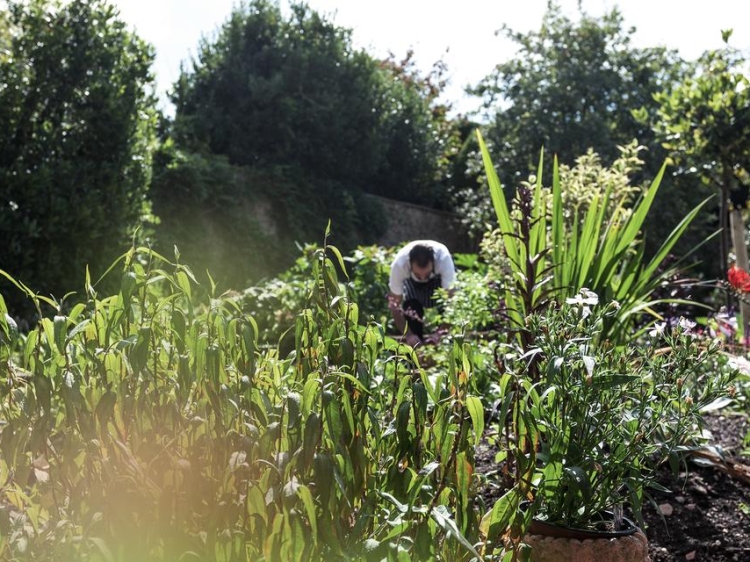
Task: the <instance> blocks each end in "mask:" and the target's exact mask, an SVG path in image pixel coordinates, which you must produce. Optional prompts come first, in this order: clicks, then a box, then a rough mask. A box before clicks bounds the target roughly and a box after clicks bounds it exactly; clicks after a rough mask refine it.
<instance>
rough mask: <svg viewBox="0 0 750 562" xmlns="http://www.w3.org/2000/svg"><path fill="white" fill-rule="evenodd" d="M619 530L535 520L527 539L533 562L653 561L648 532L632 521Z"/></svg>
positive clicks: (525, 540)
mask: <svg viewBox="0 0 750 562" xmlns="http://www.w3.org/2000/svg"><path fill="white" fill-rule="evenodd" d="M626 522H627V523H628V527H627V528H626V529H624V530H619V531H589V530H583V529H568V528H565V527H560V526H558V525H551V524H549V523H545V522H544V521H539V520H536V519H535V520H534V521H532V523H531V527H530V529H529V532H528V533H527V534H526V536H525V537H524V542H525V543H526V544H528V545H529V546H531V558H530V560H531V562H553V561H554V562H651V558H650V557H649V555H648V540H647V539H646V535H644V534H643V532H642V531H641V530H640V529H639V528H638V527H637V526H636V525H635V524H634V523H633V522H632V521H630V520H628V519H626Z"/></svg>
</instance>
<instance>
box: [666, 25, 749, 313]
mask: <svg viewBox="0 0 750 562" xmlns="http://www.w3.org/2000/svg"><path fill="white" fill-rule="evenodd" d="M730 36H731V31H725V32H723V37H724V40H725V42H727V46H726V47H725V48H723V49H720V50H711V51H707V52H706V53H704V54H703V55H702V56H701V57H700V59H699V60H698V62H697V64H696V68H695V71H694V73H692V74H691V75H689V76H686V77H685V79H684V80H683V81H682V82H681V83H680V84H679V85H677V86H676V87H675V88H674V89H673V90H672V91H669V92H662V93H660V94H658V95H657V96H656V100H657V101H658V102H659V103H660V109H659V115H658V116H659V120H658V121H657V122H656V123H655V129H656V131H657V134H658V135H659V138H660V139H661V140H662V141H663V143H664V146H665V148H667V149H668V150H669V151H670V152H671V155H672V158H673V159H674V161H675V163H676V164H677V167H678V172H679V173H680V174H681V175H683V176H685V177H692V178H697V179H698V180H699V181H700V182H701V183H702V184H703V185H704V186H709V187H712V188H715V189H716V190H717V191H718V193H719V197H720V211H719V225H720V227H721V237H720V241H721V242H720V252H719V256H720V263H719V270H718V272H717V271H716V270H714V271H715V273H717V275H718V277H719V278H724V276H725V271H726V268H727V266H728V254H729V248H730V240H731V230H730V216H731V217H732V220H733V221H734V223H735V224H734V225H733V226H734V228H735V229H736V231H737V233H738V234H737V236H736V237H735V239H734V250H735V252H736V255H737V259H738V260H739V261H738V264H739V265H740V266H742V267H743V268H745V269H747V250H746V248H745V236H744V230H745V229H744V223H743V219H742V211H743V210H744V209H746V208H747V202H748V192H749V191H750V81H749V80H748V79H747V77H746V76H745V72H744V68H745V67H746V64H747V60H746V59H745V57H744V55H743V54H742V52H741V51H739V50H737V49H733V48H731V47H729V45H728V40H729V37H730ZM745 321H746V322H747V319H746V320H745Z"/></svg>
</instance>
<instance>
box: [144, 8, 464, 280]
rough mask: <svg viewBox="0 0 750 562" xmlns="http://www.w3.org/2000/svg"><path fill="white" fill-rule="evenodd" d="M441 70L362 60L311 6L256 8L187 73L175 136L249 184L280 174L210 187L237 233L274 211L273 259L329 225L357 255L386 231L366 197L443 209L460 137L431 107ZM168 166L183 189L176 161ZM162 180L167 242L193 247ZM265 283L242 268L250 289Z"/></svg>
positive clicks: (187, 149)
mask: <svg viewBox="0 0 750 562" xmlns="http://www.w3.org/2000/svg"><path fill="white" fill-rule="evenodd" d="M440 73H441V67H440V66H438V67H436V69H435V72H434V73H433V74H430V75H429V76H426V77H423V76H420V75H419V74H418V73H417V72H416V70H415V68H414V65H413V61H412V57H411V55H410V54H409V55H407V57H406V58H405V59H404V60H402V61H396V60H395V59H393V58H390V59H388V60H385V61H378V60H376V59H374V58H373V57H371V56H370V55H368V54H367V53H366V52H364V51H361V50H356V49H355V48H353V46H352V42H351V32H350V31H349V30H347V29H343V28H340V27H337V26H336V25H334V24H333V23H331V22H330V21H328V20H327V19H326V18H325V17H324V16H321V15H320V14H319V13H317V12H315V11H313V10H311V9H310V8H308V7H307V6H304V5H293V6H292V7H291V12H290V15H289V16H285V15H284V14H283V13H282V11H281V9H280V8H279V5H278V3H276V2H274V1H270V0H254V1H252V2H249V3H247V4H244V5H241V6H238V7H237V8H236V9H235V10H234V11H233V12H232V14H231V16H230V17H229V19H228V20H227V21H226V23H225V24H224V25H223V26H222V27H221V28H220V30H219V31H218V33H217V35H216V36H215V37H214V38H213V39H210V40H209V39H206V40H204V41H203V42H202V44H201V47H200V50H199V53H198V56H197V59H196V60H194V61H193V62H192V65H191V67H190V69H184V70H183V72H182V74H181V76H180V79H179V81H178V82H177V83H176V84H175V90H174V94H173V98H172V99H173V101H174V103H175V106H176V114H175V119H174V123H173V124H172V135H173V138H174V140H175V146H176V148H177V149H178V150H179V151H182V152H184V153H192V154H196V155H200V158H203V159H207V160H211V159H213V158H215V157H221V158H224V162H225V164H226V165H228V166H230V167H233V169H235V171H236V176H238V177H240V178H249V177H255V178H257V177H259V176H261V175H262V176H265V177H274V178H275V180H274V182H271V183H268V182H265V183H264V182H259V181H244V182H240V183H239V184H235V185H234V186H233V187H228V186H227V185H219V184H218V182H216V181H212V182H206V184H205V189H206V191H205V197H208V198H210V197H213V194H214V192H216V194H224V195H225V194H227V193H229V192H231V200H232V201H233V202H234V206H235V209H231V208H229V206H225V207H224V212H225V213H227V215H228V216H231V220H235V219H236V221H237V222H236V223H235V224H234V225H233V228H234V229H239V230H243V229H244V228H245V225H246V224H247V228H248V229H252V228H254V227H253V226H252V222H253V220H254V219H253V217H252V216H251V215H250V214H245V216H244V218H243V217H242V216H238V214H237V213H235V212H234V211H235V210H236V208H242V207H243V205H246V204H252V205H261V204H262V203H263V202H265V203H270V207H271V208H270V214H271V216H272V217H273V218H274V222H275V224H276V225H277V226H278V227H279V228H277V229H276V233H275V235H274V239H275V243H274V244H271V245H268V244H266V246H265V247H266V249H267V250H268V251H269V252H272V253H273V252H275V253H277V254H279V255H280V256H286V258H287V261H291V260H292V259H293V258H294V255H295V254H296V251H294V250H293V242H294V241H299V242H310V241H317V240H319V238H320V235H321V233H322V232H323V230H324V228H325V224H326V223H327V221H328V219H329V218H331V219H332V220H333V232H334V235H335V236H336V238H335V239H336V244H337V245H339V246H340V247H342V249H344V250H348V249H351V248H353V247H354V246H356V245H357V244H358V243H366V242H372V241H374V239H375V238H376V237H377V235H378V234H379V233H380V232H381V231H382V229H383V227H384V221H383V214H382V210H380V209H379V207H378V205H377V204H376V203H373V202H372V201H369V202H368V201H366V200H365V199H364V198H363V194H365V193H371V194H375V195H382V196H386V197H397V198H399V199H402V200H407V201H412V202H417V203H423V204H428V205H432V206H439V205H444V204H445V201H446V200H447V199H446V198H445V197H443V193H444V191H443V188H442V186H441V184H439V183H438V178H440V177H442V176H443V175H444V174H443V173H442V170H443V169H444V168H445V167H446V166H447V158H446V155H447V154H449V152H450V150H451V146H452V145H451V139H452V136H451V130H450V128H449V125H448V121H447V117H446V108H445V107H442V106H439V105H438V104H437V103H436V102H435V99H436V98H437V96H438V94H439V93H440V88H441V87H442V83H441V74H440ZM191 159H192V157H188V158H187V160H185V162H187V161H191ZM167 161H168V162H169V167H170V170H171V171H170V174H171V177H172V178H173V179H174V178H176V177H177V176H176V175H175V174H177V173H178V168H179V166H180V163H179V161H175V160H169V159H168V160H167ZM192 161H193V162H194V161H195V160H192ZM240 168H241V169H242V170H240ZM163 171H164V169H158V168H157V181H155V183H154V186H153V191H154V195H153V196H154V199H155V200H158V201H160V202H161V203H160V205H159V208H158V209H156V211H157V213H158V214H159V215H160V217H161V219H162V226H161V227H160V239H161V241H162V244H164V245H165V246H169V247H171V244H172V243H175V242H176V243H177V244H178V245H182V246H184V245H185V244H186V243H189V242H188V241H186V240H185V239H184V238H180V237H177V234H178V233H177V230H178V227H177V225H175V224H174V220H173V219H172V218H171V217H172V215H173V213H172V207H171V205H172V203H171V202H172V201H174V200H176V198H177V197H176V196H177V195H178V194H177V193H176V192H173V190H174V189H178V190H179V189H180V187H179V186H178V185H176V184H175V182H173V181H171V180H169V177H170V176H169V174H167V175H165V174H163V173H162V172H163ZM162 180H165V181H162ZM436 184H437V189H436ZM271 185H273V187H272V188H271ZM202 189H203V188H202ZM224 195H220V196H219V198H220V197H223V196H224ZM205 197H197V198H194V204H193V211H188V214H200V213H201V212H202V210H203V209H204V208H205V207H204V202H205V201H206V198H205ZM188 199H189V198H185V197H182V198H181V201H182V202H185V201H187V200H188ZM230 205H231V203H230ZM187 209H188V208H187V207H186V208H185V210H187ZM217 216H218V215H217ZM225 218H227V217H225ZM233 243H234V240H233V239H229V238H224V240H223V244H225V245H228V246H231V245H232V244H233ZM277 258H278V256H277ZM274 259H276V258H274ZM277 261H278V260H277ZM242 274H243V272H242V271H241V270H238V271H237V275H236V276H235V281H236V282H238V283H239V282H242V281H243V278H242ZM257 274H258V270H257V269H255V268H253V267H249V266H248V267H247V268H245V270H244V275H245V280H246V279H252V278H257V276H258V275H257Z"/></svg>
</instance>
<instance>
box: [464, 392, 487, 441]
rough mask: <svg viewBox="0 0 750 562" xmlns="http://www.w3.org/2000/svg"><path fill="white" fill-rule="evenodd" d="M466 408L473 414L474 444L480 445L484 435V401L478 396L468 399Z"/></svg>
mask: <svg viewBox="0 0 750 562" xmlns="http://www.w3.org/2000/svg"><path fill="white" fill-rule="evenodd" d="M466 408H467V409H468V410H469V415H470V416H471V424H472V426H473V427H474V446H475V447H477V446H479V443H480V441H481V440H482V436H483V435H484V407H483V405H482V401H481V400H480V399H479V398H477V397H476V396H469V397H468V398H467V399H466Z"/></svg>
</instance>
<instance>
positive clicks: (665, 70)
mask: <svg viewBox="0 0 750 562" xmlns="http://www.w3.org/2000/svg"><path fill="white" fill-rule="evenodd" d="M503 31H504V32H505V34H506V35H507V36H508V37H509V38H510V39H512V40H513V41H514V42H515V43H516V44H517V45H518V53H517V55H516V56H515V57H514V58H513V59H512V60H510V61H507V62H503V63H500V64H498V65H497V66H496V67H495V69H494V70H493V72H492V73H491V74H490V75H489V76H487V77H486V78H485V79H484V80H482V81H481V82H480V83H479V84H478V85H477V86H476V87H474V88H473V89H472V90H471V91H472V93H474V94H475V95H478V96H482V97H483V98H484V107H485V112H486V116H487V117H488V118H489V119H490V123H489V126H488V130H487V133H486V138H487V142H488V145H489V147H490V149H491V151H492V153H493V161H494V162H495V165H496V166H497V169H498V174H499V176H500V179H501V181H502V182H503V185H504V186H505V188H506V189H510V190H513V189H515V188H516V186H517V185H518V184H519V183H520V182H521V181H524V180H526V179H527V178H528V176H529V174H530V173H532V171H534V170H535V166H536V164H537V162H538V158H539V152H540V150H541V149H542V148H544V151H545V152H546V154H548V155H556V156H557V157H558V159H559V161H560V162H561V163H562V164H566V165H569V166H572V165H573V164H574V163H575V160H576V158H577V157H579V156H581V155H584V154H586V153H587V152H588V150H589V149H593V150H594V151H595V152H596V153H597V154H599V155H600V157H601V158H602V161H603V163H604V165H609V164H611V163H612V162H614V160H616V159H617V158H618V157H619V149H618V146H625V145H627V144H629V143H630V142H631V141H633V140H634V139H637V140H638V142H639V144H641V145H645V146H646V147H648V149H649V155H648V158H646V166H645V167H644V171H643V176H642V177H653V176H654V175H655V174H656V172H657V171H658V169H659V167H660V166H661V164H662V163H663V161H664V156H665V152H664V151H663V150H662V149H661V147H660V146H659V143H657V142H655V141H654V133H653V131H652V130H651V128H650V126H649V125H648V123H645V124H644V123H643V122H642V121H640V120H639V119H637V118H636V116H634V115H633V114H632V111H633V110H636V109H639V108H644V110H645V111H647V112H648V113H649V114H655V112H656V110H657V104H656V103H655V102H654V100H653V98H652V96H653V94H655V93H656V92H659V91H662V90H663V89H664V88H665V85H668V84H670V83H672V81H673V80H674V79H675V76H677V75H678V70H679V68H680V66H679V59H678V58H677V57H676V55H675V54H674V53H673V52H670V51H667V50H665V49H663V48H649V49H636V48H633V47H631V45H630V38H631V35H632V34H633V33H634V31H635V30H634V29H632V28H631V29H625V28H624V27H623V19H622V16H621V15H620V13H619V12H618V11H617V9H613V10H612V11H611V12H609V13H608V14H605V15H604V16H603V17H601V18H594V17H591V16H589V15H587V14H585V13H582V14H581V17H580V20H579V21H572V20H570V19H569V18H567V17H565V16H563V15H562V13H561V11H560V8H559V6H557V5H555V4H554V3H553V2H550V4H549V6H548V9H547V12H546V13H545V15H544V18H543V20H542V25H541V28H540V29H539V31H532V32H530V33H528V34H523V33H519V32H515V31H512V30H511V29H509V28H507V27H504V28H503ZM545 160H546V161H547V162H548V163H549V164H550V165H551V162H552V158H549V157H548V158H546V159H545ZM547 171H548V170H547ZM634 179H635V180H636V181H640V178H638V177H636V178H634ZM665 187H666V186H665ZM472 205H474V206H475V205H476V203H475V202H474V203H472ZM488 210H489V209H488Z"/></svg>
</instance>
